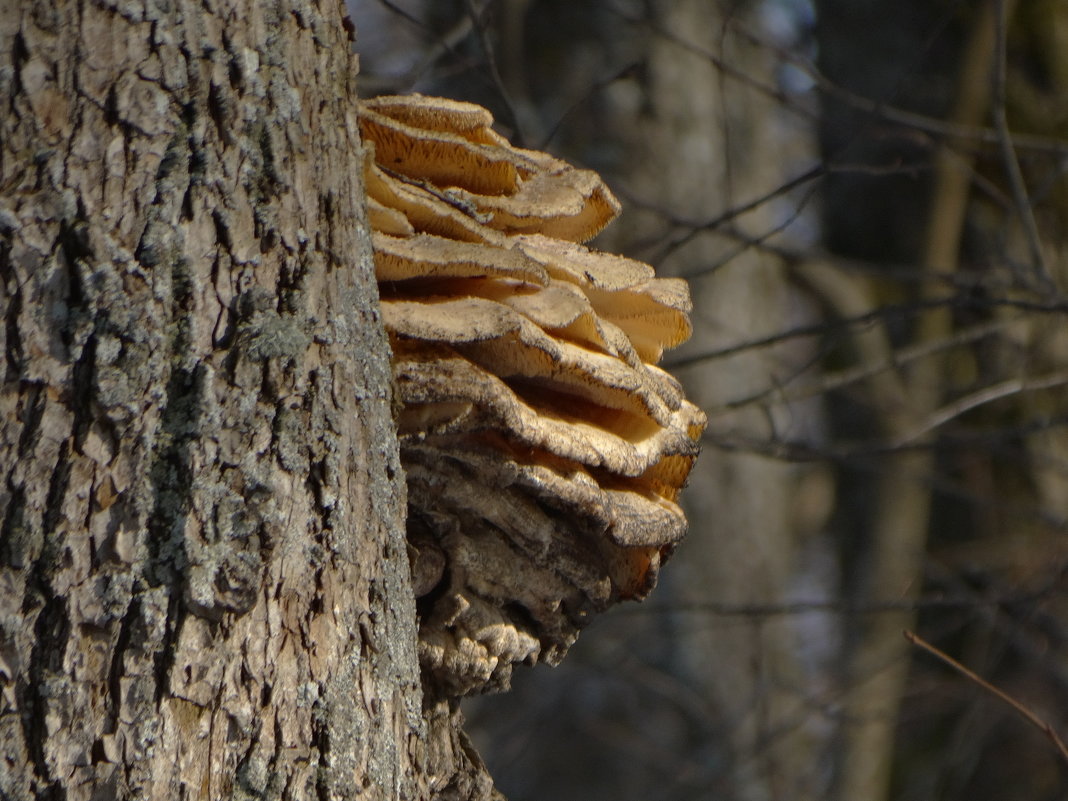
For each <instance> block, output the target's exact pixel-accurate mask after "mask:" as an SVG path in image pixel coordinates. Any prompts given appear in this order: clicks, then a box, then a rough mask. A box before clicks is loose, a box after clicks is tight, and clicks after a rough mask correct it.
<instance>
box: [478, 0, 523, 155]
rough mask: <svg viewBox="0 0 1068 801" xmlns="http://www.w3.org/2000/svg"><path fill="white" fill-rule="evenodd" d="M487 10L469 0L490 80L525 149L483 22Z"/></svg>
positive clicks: (521, 132)
mask: <svg viewBox="0 0 1068 801" xmlns="http://www.w3.org/2000/svg"><path fill="white" fill-rule="evenodd" d="M484 10H485V9H484V8H483V9H479V8H478V6H476V5H475V0H467V15H468V16H469V17H470V18H471V23H472V24H473V25H474V26H475V32H476V33H477V34H478V43H479V46H480V47H481V48H482V54H483V55H484V56H485V57H486V66H487V68H488V69H489V74H490V78H492V79H493V85H494V87H495V88H496V89H497V94H499V95H500V96H501V102H502V103H504V107H505V111H506V113H507V114H508V124H509V125H510V126H511V128H512V132H513V133H512V139H513V141H515V143H516V144H517V145H518V146H519V147H525V137H524V136H523V131H522V129H521V128H520V126H519V113H518V112H517V111H516V108H515V104H513V103H512V96H511V95H510V94H509V92H508V88H507V87H506V86H505V85H504V80H503V79H502V78H501V73H500V70H498V69H497V57H496V55H495V54H494V52H493V45H492V43H491V42H490V39H489V32H488V31H487V30H486V25H485V23H484V22H483V21H482V12H483V11H484Z"/></svg>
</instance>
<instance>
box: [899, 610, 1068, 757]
mask: <svg viewBox="0 0 1068 801" xmlns="http://www.w3.org/2000/svg"><path fill="white" fill-rule="evenodd" d="M904 635H905V639H906V640H908V641H909V642H910V643H912V644H913V645H915V646H917V647H919V648H922V649H923V650H925V651H927V653H929V654H931V655H932V656H935V657H937V658H938V659H940V660H941V661H942V662H944V663H945V664H947V665H949V666H950V667H951V668H953V669H954V670H956V671H957V672H958V673H960V674H962V675H963V676H964V677H966V678H968V679H971V680H972V681H973V682H975V683H976V684H978V685H979V686H980V687H982V688H983V689H984V690H986V691H987V692H988V693H991V694H992V695H996V696H997V697H998V698H1000V699H1001V700H1002V701H1004V702H1005V703H1006V704H1008V705H1009V706H1011V707H1012V708H1013V709H1015V710H1016V711H1017V712H1019V713H1020V714H1021V715H1022V716H1023V717H1024V718H1025V719H1026V720H1027V721H1028V722H1030V723H1031V725H1033V726H1035V727H1036V728H1037V729H1038V730H1039V731H1041V732H1042V733H1043V734H1045V735H1046V736H1047V737H1048V738H1049V739H1050V742H1052V743H1053V745H1054V747H1055V748H1056V749H1057V752H1058V753H1059V754H1060V755H1061V758H1062V759H1063V760H1064V761H1065V762H1068V746H1066V745H1065V743H1064V740H1062V739H1061V737H1060V735H1059V734H1057V732H1056V730H1054V728H1053V725H1052V724H1050V723H1047V722H1046V721H1044V720H1043V719H1042V718H1040V717H1039V716H1038V715H1036V714H1035V713H1034V712H1032V711H1031V710H1030V709H1028V708H1027V707H1026V706H1024V705H1023V704H1022V703H1020V702H1019V701H1017V700H1016V699H1015V698H1013V697H1012V696H1011V695H1009V694H1008V693H1006V692H1005V691H1004V690H1000V689H998V688H997V687H995V686H994V685H993V684H991V683H990V682H988V681H987V680H986V679H983V678H982V677H980V676H979V675H978V674H976V673H974V672H973V671H971V670H969V669H968V668H966V667H965V666H964V665H962V664H961V663H960V662H958V661H957V660H956V659H954V658H953V657H951V656H950V655H949V654H947V653H946V652H945V651H942V650H940V649H938V648H936V647H935V646H933V645H931V643H929V642H927V640H925V639H923V638H922V637H921V636H920V635H918V634H916V633H914V632H911V631H905V632H904Z"/></svg>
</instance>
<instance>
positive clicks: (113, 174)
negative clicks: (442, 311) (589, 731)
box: [0, 0, 489, 801]
mask: <svg viewBox="0 0 1068 801" xmlns="http://www.w3.org/2000/svg"><path fill="white" fill-rule="evenodd" d="M0 65H2V66H0V96H2V98H3V103H4V111H3V112H2V116H0V235H2V239H0V279H2V281H0V309H2V315H3V321H4V324H3V326H2V327H0V351H2V353H3V356H4V362H3V365H2V367H0V369H2V370H3V383H2V386H0V409H2V410H0V469H2V470H3V483H2V486H0V760H2V764H0V796H3V797H4V798H11V799H29V798H66V799H70V800H71V801H73V800H74V799H83V798H85V799H87V798H145V799H149V798H159V799H171V798H179V797H196V798H231V797H232V798H252V797H256V798H265V797H267V798H313V797H314V798H352V797H356V796H359V797H361V798H383V799H387V798H388V799H398V798H423V797H427V796H428V795H429V794H430V793H431V792H432V791H437V792H440V793H442V794H443V796H445V797H447V796H448V795H449V793H450V792H453V793H454V794H456V795H459V796H462V797H465V798H466V797H473V796H475V795H477V793H488V792H489V790H488V781H487V780H486V778H485V776H484V775H483V773H482V768H481V764H480V763H478V762H477V757H476V758H469V757H468V756H467V755H466V751H465V746H464V743H463V742H462V741H461V737H462V735H460V734H458V732H457V730H456V729H455V728H454V719H453V715H452V713H451V712H450V710H449V709H448V708H447V707H444V708H440V709H436V710H426V712H425V714H424V710H423V709H422V702H421V691H420V685H419V673H418V664H417V658H416V651H415V630H414V624H415V612H414V606H413V599H412V592H411V587H410V582H409V578H408V562H407V555H406V550H405V542H404V529H403V505H404V489H403V480H402V476H401V472H400V470H399V465H398V458H397V449H396V439H395V435H394V431H393V426H392V419H391V408H390V389H389V387H390V371H389V355H388V348H387V344H386V341H385V338H384V336H383V333H382V329H381V324H380V322H379V318H378V311H377V300H376V288H375V284H374V278H373V267H372V265H371V260H370V249H369V243H368V235H367V228H366V225H365V222H364V217H363V210H362V186H361V182H360V175H361V171H360V167H359V165H360V163H361V162H360V159H361V150H360V145H359V141H358V135H357V130H358V129H357V126H356V123H355V120H354V115H355V100H356V93H355V74H356V68H355V67H356V65H355V60H354V58H353V57H352V55H351V46H350V43H349V42H348V41H346V37H345V32H344V30H343V27H342V20H341V16H340V8H339V6H338V4H336V3H333V2H329V0H328V1H327V2H322V3H317V2H303V1H302V0H296V1H295V2H277V1H275V0H267V2H226V1H225V0H224V1H223V2H211V1H210V0H209V2H203V3H193V2H186V1H185V0H175V2H164V1H163V0H131V1H130V2H123V3H109V2H98V3H93V2H91V3H74V2H60V3H58V4H57V3H52V2H32V3H31V2H13V0H3V2H2V3H0ZM472 759H473V760H474V761H472ZM450 788H451V789H450Z"/></svg>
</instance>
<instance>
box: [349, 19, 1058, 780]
mask: <svg viewBox="0 0 1068 801" xmlns="http://www.w3.org/2000/svg"><path fill="white" fill-rule="evenodd" d="M349 5H350V13H351V16H352V19H353V20H354V22H355V25H356V29H357V41H356V50H357V52H358V53H359V54H360V60H361V82H362V83H361V87H362V89H361V91H362V93H363V94H364V95H367V96H369V95H373V94H381V93H396V92H411V91H419V92H424V93H427V94H439V95H444V96H448V97H453V98H458V99H463V100H470V101H474V102H477V103H480V104H482V105H484V106H487V107H488V108H490V109H491V110H492V111H493V112H494V115H495V117H496V119H497V120H498V123H499V127H500V130H501V131H502V132H503V133H505V134H507V135H508V136H509V137H511V138H512V140H513V141H514V142H516V143H518V144H522V145H523V146H526V147H532V148H536V149H542V150H548V151H550V152H552V153H553V154H556V155H558V156H560V157H562V158H565V159H567V160H569V161H571V162H572V163H575V164H578V165H581V166H584V167H589V168H591V169H594V170H597V171H598V172H599V173H601V175H602V176H604V177H605V179H606V181H607V182H608V184H609V185H610V186H611V187H612V189H613V191H615V192H616V194H617V195H618V196H619V197H620V199H621V200H622V201H623V204H624V211H623V214H622V217H621V220H619V221H617V222H616V223H615V224H613V225H612V226H610V227H609V229H608V230H607V231H606V232H605V234H602V236H601V237H600V238H599V239H598V240H597V241H596V242H595V244H596V246H598V247H601V248H603V249H609V250H615V251H618V252H622V253H626V254H628V255H631V256H634V257H637V258H640V259H643V260H645V261H648V262H650V263H652V264H653V265H655V266H656V268H657V270H658V271H659V272H661V273H662V274H665V275H680V276H685V277H686V278H688V279H689V281H690V285H691V288H692V292H693V297H694V306H695V310H694V322H695V332H694V336H693V339H692V340H691V342H690V343H688V344H687V345H686V346H684V347H683V348H680V349H679V350H677V351H675V352H673V353H670V354H668V356H667V357H666V365H667V366H668V368H669V369H671V370H672V371H673V372H674V373H675V374H676V375H678V376H679V377H680V378H682V379H683V381H684V382H685V383H686V385H687V387H688V390H689V393H690V396H691V398H693V399H694V400H695V402H697V403H698V404H699V405H701V406H702V408H704V409H705V411H706V412H707V413H708V416H709V426H708V431H707V433H706V434H705V438H704V444H703V453H702V456H701V458H700V460H699V461H698V462H697V466H696V469H695V471H694V474H693V476H692V478H691V481H690V487H689V489H688V490H687V491H686V492H685V493H684V499H685V502H686V505H687V508H688V513H689V515H690V520H691V529H690V535H689V538H688V540H687V541H686V542H685V543H684V544H683V546H682V547H681V548H680V549H679V551H678V552H677V554H676V555H675V557H674V559H673V561H672V562H670V563H669V565H668V567H667V568H666V569H665V570H664V572H663V573H662V574H661V583H660V586H659V587H658V588H657V590H656V591H655V592H654V593H653V595H652V597H651V598H650V599H649V600H648V601H646V602H645V603H643V604H640V605H637V604H630V605H626V606H623V607H619V608H617V609H615V610H613V611H612V612H610V613H609V614H608V615H606V616H604V618H603V619H601V620H599V621H597V622H595V623H594V624H593V625H592V626H591V627H590V628H589V629H588V630H587V631H586V632H585V633H584V634H583V635H582V637H581V638H580V640H579V642H578V644H577V645H576V646H575V647H574V649H573V650H572V652H571V654H570V655H569V657H568V658H567V659H566V660H565V662H564V663H563V665H562V666H560V667H559V668H556V669H549V668H545V667H540V666H539V667H537V668H535V669H533V670H519V671H517V674H516V678H515V680H514V688H513V690H512V692H510V693H508V694H505V695H502V696H494V697H490V698H484V699H470V700H469V701H465V707H464V708H465V713H466V715H467V717H468V721H469V723H468V730H469V732H470V733H471V735H472V737H473V739H474V740H475V742H476V745H477V747H478V749H479V751H480V753H481V754H482V756H483V757H484V759H485V760H486V762H487V763H488V765H489V767H490V770H491V772H492V773H493V775H494V777H495V779H496V781H497V784H498V786H499V788H500V789H501V790H502V792H504V793H505V795H507V796H508V798H510V799H511V801H527V800H528V799H546V798H551V799H557V800H558V801H567V800H569V799H584V800H586V801H589V800H593V801H597V800H598V799H613V800H614V801H616V800H618V801H628V800H629V799H634V800H635V801H637V799H643V801H645V800H646V799H658V800H659V801H671V800H673V799H680V801H681V800H683V799H685V800H687V801H688V800H689V799H716V800H717V801H764V800H768V801H772V800H775V799H782V800H783V801H787V800H788V801H805V800H806V799H832V801H891V800H893V801H903V800H904V799H945V800H946V801H957V800H958V799H959V801H986V799H998V800H999V801H1001V800H1002V799H1006V798H1012V799H1016V801H1040V800H1045V799H1050V800H1051V801H1052V800H1053V799H1063V798H1065V797H1068V761H1066V758H1068V754H1066V753H1064V752H1063V751H1059V750H1058V747H1057V744H1056V742H1055V737H1053V736H1047V734H1044V733H1043V732H1042V731H1041V730H1040V729H1039V728H1038V727H1037V726H1035V725H1033V724H1032V723H1030V722H1028V721H1027V720H1026V719H1025V716H1024V714H1023V712H1022V711H1021V710H1020V709H1014V708H1013V707H1012V706H1011V705H1010V704H1009V703H1006V702H1005V701H1004V700H1001V699H999V698H997V697H995V696H994V695H993V694H992V693H991V692H988V691H987V690H986V689H984V688H983V687H981V686H980V685H979V684H978V683H977V682H976V681H973V680H971V679H969V678H968V677H967V676H965V675H964V674H963V673H962V672H960V671H958V670H955V669H953V668H950V667H948V666H947V665H946V664H944V663H943V662H941V661H939V659H937V658H936V657H935V656H933V655H932V654H930V653H929V652H927V651H925V650H923V649H922V648H920V647H918V646H916V645H914V644H911V643H910V642H908V641H907V640H906V639H905V637H904V636H903V634H902V632H903V631H905V630H909V631H914V632H916V633H917V634H918V635H919V636H921V637H922V638H924V639H925V640H926V641H927V642H930V643H931V644H933V646H935V647H937V648H938V649H941V650H942V651H943V652H945V653H946V654H948V655H950V656H952V657H953V658H955V659H957V660H959V661H960V662H961V663H963V664H964V665H966V666H967V667H968V668H969V669H970V670H972V671H974V672H975V673H976V674H978V675H979V676H981V677H983V679H985V680H986V681H988V682H990V683H991V684H992V685H994V686H996V687H997V688H999V689H1000V690H1001V691H1002V692H1004V693H1006V694H1007V695H1008V696H1009V697H1011V699H1012V700H1014V701H1015V702H1016V703H1017V704H1019V705H1020V706H1021V707H1022V708H1023V709H1026V710H1027V711H1028V712H1030V713H1031V714H1033V715H1035V716H1037V717H1038V718H1039V719H1041V721H1044V722H1046V723H1048V724H1050V726H1051V727H1052V731H1054V732H1062V733H1065V734H1066V735H1068V647H1066V646H1068V577H1066V567H1068V537H1066V534H1068V253H1066V245H1068V179H1066V170H1068V3H1065V2H1063V1H1062V0H1019V2H1013V0H989V1H988V0H893V2H891V1H890V0H813V1H812V2H809V0H737V1H735V2H717V0H673V1H668V0H644V2H643V1H642V0H588V1H584V2H575V0H349Z"/></svg>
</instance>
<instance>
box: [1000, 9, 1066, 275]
mask: <svg viewBox="0 0 1068 801" xmlns="http://www.w3.org/2000/svg"><path fill="white" fill-rule="evenodd" d="M995 6H996V8H995V11H996V14H995V17H994V26H995V31H996V37H997V58H995V59H994V128H995V130H996V131H997V134H998V147H999V148H1000V149H1001V159H1002V161H1003V162H1004V165H1005V172H1006V173H1007V176H1008V179H1009V186H1010V187H1011V188H1012V199H1013V204H1014V205H1015V206H1016V213H1017V214H1018V215H1019V216H1020V222H1021V224H1022V225H1023V229H1024V233H1025V234H1026V235H1027V244H1028V247H1029V249H1030V251H1031V267H1032V271H1033V272H1034V274H1035V277H1036V278H1037V279H1038V281H1039V284H1040V285H1041V286H1042V287H1043V288H1044V289H1047V290H1049V289H1053V288H1054V283H1053V280H1052V279H1051V278H1050V272H1049V267H1048V266H1047V264H1046V256H1045V253H1044V252H1043V250H1042V237H1041V234H1039V231H1038V223H1037V222H1035V213H1034V209H1033V208H1032V207H1031V199H1030V198H1029V197H1028V195H1027V186H1026V185H1025V184H1024V178H1023V172H1022V171H1021V170H1020V162H1019V160H1018V159H1017V158H1016V149H1015V147H1013V144H1012V133H1011V132H1010V131H1009V120H1008V117H1007V116H1006V114H1005V72H1006V48H1007V44H1006V37H1007V35H1008V34H1007V32H1006V25H1005V23H1006V17H1007V15H1008V12H1007V11H1006V8H1005V6H1006V2H1005V0H996V3H995Z"/></svg>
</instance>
